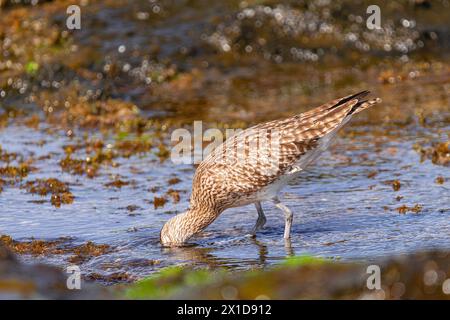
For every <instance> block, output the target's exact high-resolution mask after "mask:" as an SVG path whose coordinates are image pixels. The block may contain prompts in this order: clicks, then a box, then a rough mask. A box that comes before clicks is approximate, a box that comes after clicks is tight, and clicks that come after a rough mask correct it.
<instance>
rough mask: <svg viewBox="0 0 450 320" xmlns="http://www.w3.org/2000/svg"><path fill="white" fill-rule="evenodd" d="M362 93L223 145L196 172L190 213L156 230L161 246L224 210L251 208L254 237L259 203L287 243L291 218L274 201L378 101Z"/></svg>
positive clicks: (262, 220) (258, 225)
mask: <svg viewBox="0 0 450 320" xmlns="http://www.w3.org/2000/svg"><path fill="white" fill-rule="evenodd" d="M368 93H369V92H368V91H363V92H360V93H357V94H354V95H349V96H346V97H343V98H340V99H336V100H333V101H331V102H329V103H327V104H324V105H322V106H320V107H317V108H315V109H313V110H310V111H307V112H304V113H302V114H299V115H296V116H293V117H290V118H287V119H282V120H274V121H270V122H266V123H261V124H258V125H256V126H253V127H251V128H248V129H246V130H243V131H241V132H239V133H237V134H235V135H234V136H232V137H230V138H229V139H227V140H226V141H225V142H224V143H223V144H222V145H220V146H218V147H217V148H216V149H214V151H213V152H211V153H210V154H209V155H208V156H207V157H206V158H205V159H204V160H203V161H202V162H201V163H200V165H199V166H198V168H197V170H196V172H195V175H194V180H193V186H192V195H191V200H190V207H189V209H188V210H187V212H185V213H182V214H179V215H177V216H175V217H173V218H172V219H170V220H169V221H168V222H167V223H166V224H165V225H164V227H163V228H162V230H161V235H160V238H161V243H162V244H163V245H181V244H183V243H185V242H186V241H187V240H188V239H189V238H190V237H192V236H193V235H195V234H196V233H198V232H200V231H202V230H203V229H205V228H206V227H207V226H208V225H209V224H211V223H212V222H213V221H214V220H215V219H216V218H217V217H218V216H219V215H220V214H221V213H222V212H223V211H224V210H225V209H227V208H231V207H238V206H243V205H247V204H250V203H255V204H256V208H257V211H258V220H257V223H256V225H255V227H254V229H253V233H255V232H256V231H257V230H258V229H259V228H261V227H262V226H263V225H264V223H265V216H264V213H263V211H262V209H261V205H260V202H261V201H268V200H270V201H273V202H274V203H275V205H276V206H277V207H279V208H280V209H281V210H282V211H283V212H284V213H285V219H286V226H285V234H284V236H285V238H289V232H290V227H291V223H292V213H291V212H290V210H289V209H288V208H287V207H286V206H284V205H283V204H282V203H281V202H280V201H279V200H278V198H277V194H278V192H279V191H280V189H281V188H282V187H283V186H285V185H286V184H287V183H288V182H289V181H290V180H292V179H293V178H295V177H296V176H297V175H298V174H299V173H300V172H301V171H302V170H303V169H304V168H305V167H306V166H307V165H308V164H309V163H311V162H312V161H313V160H314V159H316V158H317V157H318V156H319V155H320V153H322V151H324V150H325V149H326V148H327V147H328V146H329V145H330V143H331V142H332V138H333V137H335V136H336V132H337V131H338V130H339V129H340V128H341V127H342V126H343V125H344V124H345V123H347V122H348V120H350V118H351V117H352V115H353V114H356V113H358V112H360V111H362V110H364V109H366V108H368V107H370V106H372V105H374V104H376V103H378V102H380V99H378V98H377V99H372V100H364V99H363V98H364V97H365V96H366V95H367V94H368Z"/></svg>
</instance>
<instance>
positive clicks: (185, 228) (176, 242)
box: [159, 210, 193, 247]
mask: <svg viewBox="0 0 450 320" xmlns="http://www.w3.org/2000/svg"><path fill="white" fill-rule="evenodd" d="M188 213H189V210H188V211H186V212H184V213H181V214H178V215H176V216H175V217H173V218H171V219H170V220H169V221H167V222H166V223H165V224H164V226H163V227H162V229H161V233H160V236H159V238H160V241H161V244H162V245H163V246H169V247H172V246H181V245H183V244H184V243H185V242H186V241H187V240H188V239H189V238H190V237H191V236H192V235H193V233H191V232H189V230H190V228H189V221H188V217H187V215H188Z"/></svg>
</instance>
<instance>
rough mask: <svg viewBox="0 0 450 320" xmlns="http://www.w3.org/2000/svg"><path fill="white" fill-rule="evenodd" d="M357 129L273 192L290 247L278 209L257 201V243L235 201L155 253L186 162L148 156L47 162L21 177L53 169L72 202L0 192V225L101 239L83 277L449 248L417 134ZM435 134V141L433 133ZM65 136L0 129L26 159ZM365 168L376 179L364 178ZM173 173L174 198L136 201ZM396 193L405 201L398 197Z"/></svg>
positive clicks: (187, 175)
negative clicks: (194, 232)
mask: <svg viewBox="0 0 450 320" xmlns="http://www.w3.org/2000/svg"><path fill="white" fill-rule="evenodd" d="M356 128H357V129H360V130H362V131H365V133H364V134H361V135H357V136H356V137H351V138H350V137H347V136H342V137H340V138H339V139H338V141H337V143H336V144H335V145H334V146H333V148H332V149H331V150H330V151H329V152H326V153H325V154H324V155H323V156H322V158H320V160H319V161H318V162H317V163H316V164H315V165H313V166H312V167H311V168H310V169H309V170H307V171H306V172H305V173H304V174H303V175H302V176H301V177H300V178H299V179H298V182H297V183H296V184H294V185H292V186H288V187H286V188H285V189H284V190H283V194H282V198H283V199H284V203H285V204H286V205H287V206H289V207H290V208H291V209H292V211H293V212H294V224H293V228H292V241H291V244H292V246H291V247H290V248H288V247H286V246H285V243H284V241H283V239H282V235H283V228H284V221H283V218H282V213H281V212H280V211H279V210H278V209H276V208H275V207H274V206H273V205H271V204H270V203H267V204H263V208H264V211H265V213H266V215H267V224H266V227H265V228H264V229H263V230H262V231H260V232H259V233H258V236H257V238H256V239H252V238H251V237H249V236H248V232H249V230H251V227H252V226H253V223H254V222H255V221H256V210H255V208H254V207H253V206H246V207H241V208H234V209H230V210H227V211H225V212H224V213H223V214H222V215H221V216H220V217H219V218H218V219H217V220H216V222H215V223H213V224H212V225H211V226H210V227H209V228H208V229H207V230H206V231H205V232H203V233H202V234H201V235H199V236H198V237H196V238H194V239H193V240H192V241H191V244H192V246H189V247H185V248H175V249H167V248H162V247H161V246H160V244H159V239H158V236H159V230H160V228H161V226H162V225H163V223H164V222H165V221H166V220H167V219H168V218H170V217H171V216H172V215H173V214H175V213H177V212H181V211H183V209H185V208H186V204H187V201H188V195H189V189H190V183H191V178H192V175H193V173H194V169H193V167H192V166H190V165H174V164H172V163H171V161H170V160H168V161H166V162H164V163H162V164H160V163H159V162H157V161H154V159H151V157H149V156H143V157H137V156H134V157H131V158H130V159H128V160H122V161H121V162H120V163H121V166H120V167H118V168H111V167H106V168H103V169H102V170H104V174H102V175H101V176H99V177H97V178H95V179H86V178H84V177H80V176H73V175H71V174H67V173H62V172H61V171H60V169H59V167H58V166H57V165H55V163H54V162H53V161H52V160H48V162H47V163H46V164H45V165H42V164H41V167H39V172H37V173H33V174H30V176H29V177H28V179H32V178H40V177H48V176H51V177H54V176H57V177H58V178H59V179H60V180H62V181H65V182H67V183H69V185H70V188H71V191H72V193H73V194H74V195H75V201H74V203H73V204H70V205H63V206H62V207H61V208H55V207H53V206H52V205H51V204H50V203H49V202H48V203H43V204H35V203H31V202H30V201H31V200H33V199H41V197H39V196H33V195H31V194H29V193H27V192H26V191H25V190H23V189H19V188H6V189H5V190H4V191H3V193H2V195H1V198H0V204H1V208H2V210H1V214H0V225H1V226H2V227H1V232H2V233H3V234H8V235H10V236H12V237H13V238H14V239H16V240H29V239H30V238H31V237H34V238H36V239H46V240H51V239H56V238H59V237H70V238H71V241H72V242H73V243H75V244H76V243H84V242H86V241H93V242H95V243H99V244H100V243H101V244H108V245H111V246H112V247H113V249H114V251H113V252H111V253H107V254H104V255H101V256H98V257H94V258H93V259H91V260H89V261H88V262H86V263H84V264H83V265H82V270H83V272H85V273H86V274H89V273H91V272H95V273H100V274H104V275H107V274H108V273H113V272H127V273H128V274H129V275H130V277H131V279H134V278H140V277H142V276H144V275H147V274H149V273H151V272H153V271H155V270H157V269H159V268H162V267H165V266H169V265H174V264H180V263H186V264H194V265H196V266H204V265H207V266H214V267H215V266H224V267H229V268H236V269H242V268H251V267H261V266H267V265H270V264H274V263H277V262H278V261H280V260H281V259H283V258H285V257H286V256H289V255H292V254H296V255H300V254H311V255H317V256H324V257H332V258H340V259H364V260H368V259H372V258H375V257H380V256H387V255H391V254H394V253H405V252H413V251H417V250H421V249H425V248H435V247H440V248H446V249H449V248H450V237H449V234H450V222H449V221H450V220H449V215H450V206H449V201H448V200H449V197H450V190H449V187H448V184H443V185H440V184H436V183H435V181H434V180H435V178H436V177H437V176H439V175H441V176H442V175H443V176H444V177H445V178H447V179H448V178H449V169H448V168H445V167H442V166H437V165H434V164H432V163H431V161H429V160H427V161H425V162H424V163H420V161H419V160H420V159H419V156H418V153H417V152H416V151H414V150H413V149H412V144H414V143H416V142H417V138H415V136H416V135H417V132H414V134H413V135H408V134H407V130H406V132H405V129H402V131H403V132H405V133H406V134H405V135H404V136H403V137H402V138H398V139H392V138H391V139H385V138H379V137H374V136H373V135H371V132H370V127H360V126H358V127H356ZM442 129H444V130H443V131H445V130H449V129H450V128H449V127H448V126H447V127H444V128H442ZM390 133H391V134H393V132H392V131H391V132H390ZM31 135H33V136H34V137H35V138H36V140H41V139H44V140H46V141H47V143H45V144H44V145H43V146H30V145H28V144H27V142H28V141H29V136H31ZM435 136H436V138H442V134H439V133H435ZM65 140H67V138H64V137H63V138H59V139H55V137H54V136H53V135H47V134H45V133H42V132H41V133H39V132H36V131H34V130H33V129H29V128H24V127H16V126H10V127H8V128H6V129H5V130H4V131H3V132H2V135H1V137H0V144H1V145H2V147H3V148H4V149H5V150H8V151H10V152H12V151H16V150H17V151H23V150H24V149H25V148H26V150H27V152H32V153H34V156H35V157H39V156H41V155H46V154H48V153H51V152H54V153H55V157H56V155H57V154H58V152H61V150H62V149H61V144H64V142H66V143H67V141H65ZM56 158H57V157H56ZM349 161H350V162H349ZM130 167H137V168H139V170H140V173H138V174H134V175H132V174H130V170H129V168H130ZM55 168H57V169H56V171H55ZM374 170H376V171H377V172H378V174H377V175H375V176H374V177H373V178H368V177H367V176H368V174H369V173H371V172H373V171H374ZM111 175H121V177H122V179H124V180H130V179H133V180H135V181H136V182H135V184H134V185H133V186H123V187H122V188H121V189H120V190H115V189H109V188H105V187H104V186H103V184H104V183H107V182H109V181H110V178H109V177H110V176H111ZM173 176H177V177H178V178H180V179H181V182H180V183H178V184H176V185H174V186H173V187H174V188H176V189H178V190H182V191H183V192H182V193H181V201H180V202H179V203H177V204H173V203H171V201H168V203H167V204H166V205H165V206H164V207H163V208H159V209H154V208H153V206H152V205H149V203H148V201H145V200H146V199H147V200H148V199H150V198H151V193H149V191H148V189H149V188H150V187H154V186H161V188H162V190H163V189H164V188H165V187H166V185H167V180H168V179H170V178H171V177H173ZM392 179H398V180H399V181H400V182H401V188H400V190H399V191H394V190H393V188H392V186H391V185H390V184H385V183H384V182H385V181H388V180H392ZM397 196H403V197H404V198H403V199H401V200H400V201H398V200H396V197H397ZM403 204H407V205H408V206H413V205H415V204H420V205H422V206H423V209H422V211H421V212H419V213H411V212H408V213H406V214H399V213H398V212H397V211H396V210H395V208H398V207H400V206H401V205H403ZM128 205H137V206H139V207H140V208H139V209H138V210H136V211H134V212H132V213H129V212H128V211H127V210H126V209H125V207H127V206H128ZM23 258H24V259H25V260H32V261H37V260H41V261H45V262H51V263H55V264H57V265H66V264H68V262H66V261H65V257H64V256H58V255H54V256H41V257H36V256H23ZM145 260H158V262H157V263H156V264H155V265H153V266H148V265H145V264H144V265H142V263H141V264H140V263H139V261H141V262H142V261H145Z"/></svg>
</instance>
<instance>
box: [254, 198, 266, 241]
mask: <svg viewBox="0 0 450 320" xmlns="http://www.w3.org/2000/svg"><path fill="white" fill-rule="evenodd" d="M255 207H256V211H258V220H256V224H255V226H254V227H253V230H252V235H253V236H255V235H256V231H258V230H259V229H261V228H262V227H263V226H264V225H265V224H266V216H265V215H264V211H263V209H262V207H261V202H259V201H257V202H255Z"/></svg>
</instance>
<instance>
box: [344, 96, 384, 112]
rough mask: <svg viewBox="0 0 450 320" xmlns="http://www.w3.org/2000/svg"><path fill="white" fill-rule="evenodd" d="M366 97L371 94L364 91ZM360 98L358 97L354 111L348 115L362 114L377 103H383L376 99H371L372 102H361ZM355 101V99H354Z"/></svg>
mask: <svg viewBox="0 0 450 320" xmlns="http://www.w3.org/2000/svg"><path fill="white" fill-rule="evenodd" d="M363 93H364V95H363V97H364V96H366V95H367V94H368V93H369V92H368V91H363ZM359 98H360V97H356V99H358V103H357V104H355V105H354V106H353V107H352V109H351V110H350V112H349V113H348V114H349V115H350V114H357V113H358V112H361V111H363V110H365V109H367V108H369V107H371V106H373V105H375V104H377V103H380V102H381V99H380V98H378V97H377V98H374V99H370V100H359ZM354 99H355V98H354Z"/></svg>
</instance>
